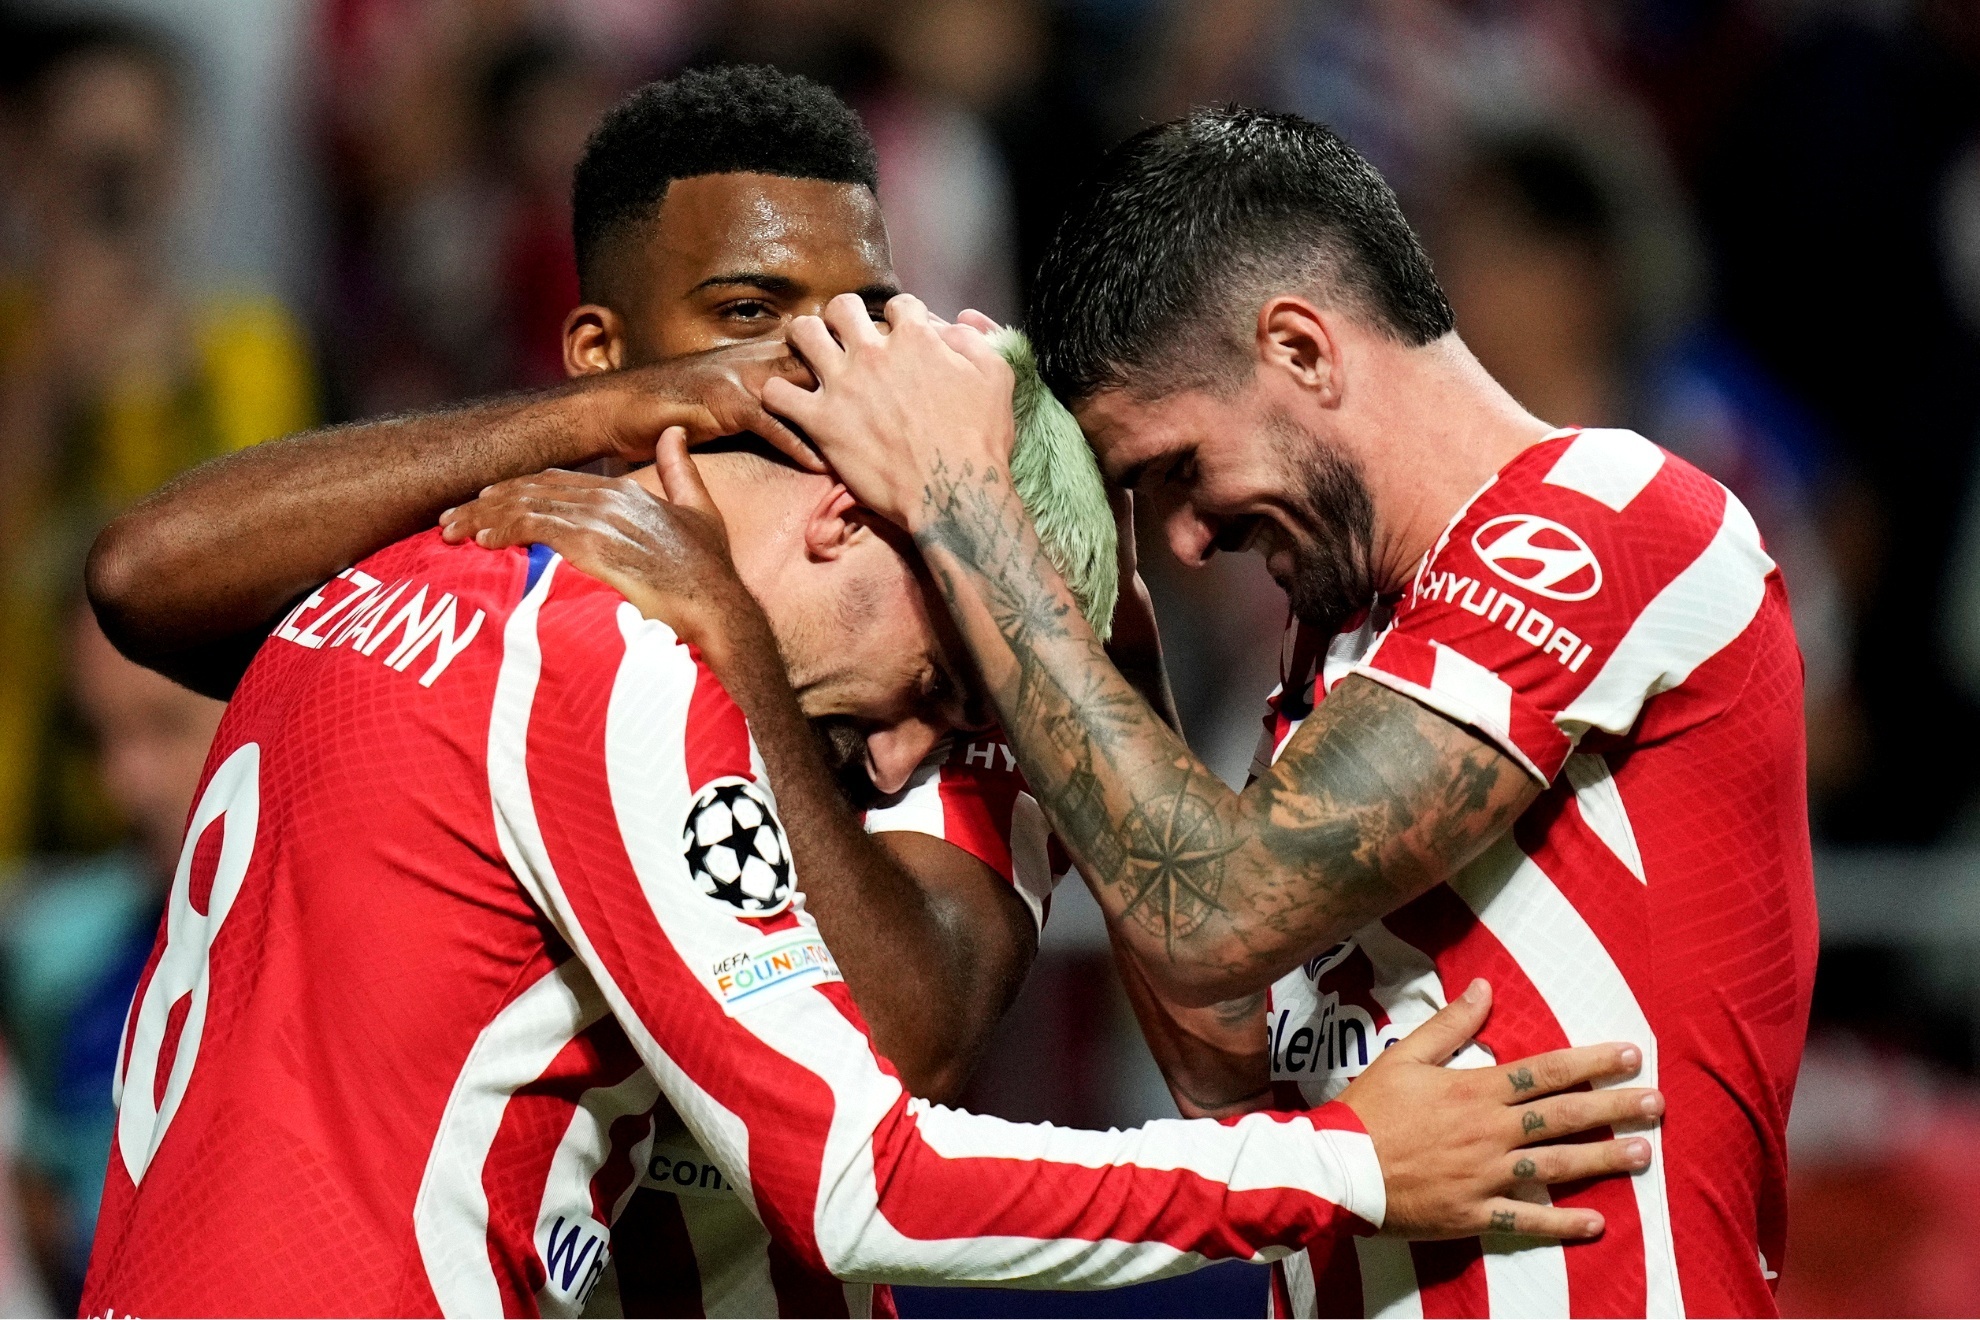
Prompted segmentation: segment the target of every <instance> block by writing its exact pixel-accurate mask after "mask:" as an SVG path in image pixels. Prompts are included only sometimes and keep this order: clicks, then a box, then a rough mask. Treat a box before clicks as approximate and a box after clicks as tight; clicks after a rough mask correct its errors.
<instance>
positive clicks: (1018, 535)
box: [763, 297, 1540, 1005]
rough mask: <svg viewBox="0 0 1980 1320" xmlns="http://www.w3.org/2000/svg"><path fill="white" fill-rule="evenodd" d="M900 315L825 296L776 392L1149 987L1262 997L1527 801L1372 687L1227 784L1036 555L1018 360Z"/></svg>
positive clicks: (1340, 693)
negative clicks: (930, 613)
mask: <svg viewBox="0 0 1980 1320" xmlns="http://www.w3.org/2000/svg"><path fill="white" fill-rule="evenodd" d="M854 312H857V313H858V315H857V316H855V315H854V314H853V313H854ZM889 319H890V320H891V321H892V322H893V333H891V334H889V335H885V336H883V335H881V334H880V333H879V332H877V331H876V330H874V328H873V326H872V324H871V322H870V320H869V319H868V318H867V317H866V315H865V312H864V308H863V306H862V307H859V308H842V307H840V306H839V305H838V304H837V303H835V304H834V305H833V306H832V308H830V309H828V316H827V321H826V322H819V321H817V320H814V319H810V318H800V319H799V320H797V321H795V322H793V324H792V327H791V330H790V336H791V340H792V342H793V343H794V344H795V345H797V346H798V348H799V349H800V350H801V351H802V352H803V354H804V356H805V358H806V360H807V361H808V362H809V363H810V365H811V367H812V369H813V371H814V372H815V374H816V375H817V376H818V378H819V380H820V382H821V383H820V387H819V389H818V390H817V391H815V392H813V391H808V390H804V389H802V388H800V387H798V386H795V385H789V384H788V383H781V384H780V383H779V382H775V381H772V382H770V383H769V384H768V385H766V387H765V389H764V395H763V397H764V402H765V404H766V405H767V406H768V407H769V408H771V410H772V411H775V412H778V413H780V414H782V415H783V416H785V417H788V418H790V419H791V420H793V421H795V422H796V423H798V424H799V425H800V426H802V427H803V428H804V429H805V430H806V432H807V433H808V434H809V435H810V436H811V438H812V439H813V440H815V441H816V442H817V443H818V444H819V446H820V447H821V449H822V450H823V451H824V452H825V454H826V456H827V457H828V458H829V459H830V460H831V461H832V462H833V464H834V465H835V466H836V467H837V468H838V470H839V472H840V474H841V475H842V476H843V477H844V478H845V479H846V481H847V482H848V484H849V485H850V486H851V487H852V488H853V489H854V490H855V491H857V492H858V493H859V494H860V496H861V497H862V499H864V500H865V501H866V502H867V503H868V504H870V505H871V506H872V507H874V508H876V509H878V510H879V511H880V512H882V513H884V514H886V515H887V516H889V517H891V518H894V519H895V520H896V521H898V522H900V523H901V524H902V525H903V526H904V527H906V528H907V529H908V530H909V531H910V532H911V533H912V534H913V535H914V537H915V540H916V543H917V544H918V545H919V546H920V547H921V549H922V553H923V555H924V557H925V558H926V559H927V561H928V564H929V566H930V568H931V569H932V570H933V572H934V574H935V577H936V581H937V582H938V584H939V585H940V588H941V590H942V592H943V594H944V596H945V597H946V598H947V600H948V602H949V605H950V608H951V610H952V612H953V613H954V614H955V617H956V622H957V624H958V626H959V628H960V629H961V631H962V633H963V636H964V638H965V640H966V641H967V643H968V645H969V647H970V650H971V652H972V653H973V655H974V656H975V659H976V661H977V665H978V668H979V669H980V671H981V672H982V674H983V676H984V679H985V682H986V684H987V686H988V688H989V691H990V694H991V696H992V697H993V699H994V700H995V702H996V704H997V708H998V713H999V715H1000V717H1001V718H1002V721H1003V725H1004V728H1005V730H1006V732H1007V733H1008V734H1009V736H1010V738H1011V742H1012V745H1013V747H1014V749H1015V750H1016V752H1017V755H1018V759H1019V761H1020V763H1021V764H1022V766H1023V768H1024V772H1025V776H1026V778H1027V779H1028V780H1029V781H1030V784H1031V788H1032V791H1033V793H1034V794H1035V795H1036V796H1037V798H1038V801H1039V803H1040V805H1041V806H1042V807H1043V808H1044V810H1045V813H1046V816H1047V817H1048V819H1049V820H1050V821H1051V823H1052V826H1053V828H1054V829H1055V830H1056V831H1057V832H1058V834H1059V837H1060V839H1061V840H1062V841H1063V842H1064V843H1065V845H1066V847H1067V849H1068V850H1069V851H1070V852H1071V853H1072V855H1073V858H1074V860H1075V861H1076V862H1077V863H1078V864H1079V869H1080V872H1081V874H1083V875H1084V876H1085V877H1086V878H1087V882H1088V884H1089V885H1091V886H1092V888H1093V891H1094V895H1095V897H1096V898H1098V900H1099V902H1100V905H1101V907H1102V908H1103V909H1104V910H1105V912H1106V913H1107V916H1108V918H1109V921H1110V922H1111V923H1112V925H1113V927H1114V928H1115V929H1116V930H1117V931H1118V932H1119V934H1120V937H1121V938H1122V939H1124V940H1125V941H1126V942H1127V944H1128V946H1129V948H1130V949H1131V950H1132V952H1133V954H1134V955H1135V957H1136V958H1137V959H1138V960H1139V962H1140V965H1141V966H1142V967H1143V968H1144V969H1145V970H1146V971H1147V973H1148V974H1149V976H1150V978H1151V980H1153V981H1154V982H1155V983H1156V988H1157V989H1158V990H1160V991H1161V992H1163V993H1164V994H1166V995H1169V996H1171V997H1173V998H1175V999H1177V1000H1178V1001H1180V1002H1183V1003H1186V1004H1200V1005H1207V1004H1210V1003H1214V1002H1216V1001H1219V1000H1224V999H1231V998H1236V997H1238V996H1240V995H1244V994H1249V993H1252V992H1255V991H1257V990H1260V989H1262V988H1263V987H1264V986H1266V985H1268V984H1269V983H1270V982H1271V981H1272V980H1274V979H1275V978H1277V977H1278V976H1279V975H1280V974H1282V973H1283V972H1285V971H1286V970H1288V969H1289V968H1291V967H1292V966H1293V965H1295V964H1296V963H1297V962H1298V960H1299V959H1300V958H1301V957H1302V956H1304V955H1305V954H1306V953H1308V952H1310V951H1311V950H1312V949H1314V948H1316V947H1320V946H1323V945H1326V944H1329V943H1332V942H1334V941H1336V940H1339V939H1341V938H1344V937H1345V936H1346V935H1348V934H1349V933H1351V932H1352V931H1354V930H1355V929H1356V928H1358V927H1360V926H1362V925H1363V924H1365V923H1366V922H1368V921H1370V920H1371V919H1373V918H1375V917H1378V916H1381V915H1383V914H1384V913H1387V912H1390V911H1393V910H1394V909H1395V908H1397V907H1399V906H1400V905H1402V904H1403V903H1406V902H1408V901H1409V900H1410V899H1411V898H1413V897H1415V896H1416V895H1418V894H1420V893H1423V892H1424V891H1425V890H1427V889H1429V888H1430V887H1431V886H1433V885H1435V884H1437V883H1439V882H1440V881H1442V880H1444V879H1445V878H1447V877H1448V876H1450V875H1452V874H1453V873H1455V872H1456V871H1457V870H1458V869H1460V868H1461V867H1462V866H1464V865H1465V863H1467V862H1469V861H1470V860H1471V859H1472V858H1474V857H1475V856H1477V855H1478V854H1479V853H1480V852H1482V851H1483V850H1484V849H1485V847H1486V846H1487V845H1489V844H1490V843H1491V842H1492V841H1493V840H1494V839H1496V838H1497V837H1498V836H1499V834H1500V833H1502V832H1503V831H1504V830H1505V828H1506V827H1507V826H1508V825H1510V824H1511V822H1512V821H1513V819H1514V818H1515V817H1516V816H1517V815H1518V814H1519V812H1520V811H1522V810H1524V809H1525V807H1526V806H1527V805H1528V804H1529V803H1530V802H1532V800H1533V799H1534V797H1535V796H1536V795H1537V793H1538V791H1539V787H1540V786H1539V784H1538V783H1537V782H1536V781H1535V780H1533V779H1532V778H1531V777H1530V776H1529V775H1527V774H1526V773H1525V771H1524V770H1522V769H1521V768H1520V767H1519V766H1518V765H1517V764H1516V763H1515V762H1513V761H1512V759H1511V758H1509V757H1508V756H1506V755H1505V754H1504V753H1503V752H1501V751H1499V750H1498V749H1497V748H1496V747H1494V746H1493V745H1492V744H1490V743H1488V742H1486V741H1485V740H1484V739H1482V738H1480V737H1478V736H1477V735H1475V734H1473V733H1472V732H1470V731H1469V730H1467V729H1466V728H1464V727H1463V726H1461V725H1458V724H1456V723H1453V722H1452V721H1450V720H1448V719H1446V718H1445V717H1443V716H1442V715H1439V714H1436V713H1435V712H1432V711H1431V710H1429V709H1428V708H1426V707H1424V706H1421V705H1419V704H1417V703H1416V702H1415V701H1412V700H1411V699H1410V698H1408V697H1405V696H1402V695H1400V694H1398V693H1396V692H1393V691H1391V690H1389V689H1387V688H1385V687H1382V686H1380V685H1379V684H1376V683H1374V682H1372V681H1370V680H1367V679H1363V678H1359V677H1350V678H1348V679H1346V680H1344V681H1343V682H1341V683H1340V684H1339V685H1338V686H1337V687H1336V688H1335V689H1334V690H1333V691H1332V693H1330V694H1329V696H1328V699H1327V700H1326V702H1324V703H1323V704H1322V705H1321V706H1320V708H1319V709H1317V710H1316V711H1315V712H1314V714H1313V715H1312V716H1310V717H1309V718H1308V719H1307V720H1306V721H1305V723H1304V724H1302V725H1301V727H1300V730H1299V732H1298V733H1297V734H1296V735H1294V737H1293V740H1292V742H1291V744H1290V745H1289V746H1288V747H1287V748H1286V750H1285V752H1284V754H1283V755H1282V756H1281V757H1280V759H1279V762H1278V764H1277V765H1275V766H1274V767H1273V768H1272V770H1271V771H1270V772H1268V773H1267V774H1266V775H1264V776H1263V777H1261V778H1260V779H1258V780H1257V781H1256V782H1255V783H1253V784H1252V785H1251V786H1250V787H1249V788H1247V789H1246V790H1245V791H1244V792H1243V793H1236V792H1233V791H1232V790H1231V789H1230V788H1228V787H1227V786H1226V785H1225V784H1224V783H1223V782H1222V781H1221V780H1219V779H1218V778H1217V777H1216V776H1215V775H1214V774H1212V773H1211V772H1210V771H1209V770H1208V769H1207V768H1206V767H1205V766H1204V765H1203V763H1202V762H1201V761H1200V760H1198V759H1197V757H1196V756H1195V755H1194V754H1192V753H1191V752H1190V750H1189V749H1188V747H1186V746H1185V745H1184V744H1183V742H1182V740H1181V739H1180V738H1178V737H1177V736H1176V735H1175V734H1174V733H1173V732H1172V731H1171V730H1169V729H1168V728H1167V727H1166V726H1164V725H1163V724H1162V722H1161V721H1160V720H1159V719H1157V718H1156V717H1155V715H1154V713H1153V712H1152V711H1151V710H1150V709H1149V707H1148V704H1147V703H1146V702H1145V701H1144V700H1142V698H1141V697H1140V696H1139V695H1138V694H1137V693H1136V692H1135V691H1134V689H1133V688H1132V687H1131V686H1130V685H1129V684H1128V683H1127V681H1126V680H1125V679H1123V678H1122V676H1121V675H1120V673H1119V671H1118V670H1116V669H1115V668H1114V667H1113V665H1112V664H1111V663H1109V661H1108V659H1107V656H1106V653H1105V651H1104V649H1103V648H1102V647H1101V645H1100V643H1099V642H1098V640H1097V639H1096V638H1095V637H1094V635H1093V633H1092V630H1091V629H1089V628H1088V627H1087V626H1086V623H1085V621H1084V620H1083V619H1082V618H1081V617H1080V615H1079V612H1078V610H1077V608H1076V607H1075V606H1074V604H1073V601H1072V597H1071V595H1070V593H1069V592H1068V591H1067V589H1066V587H1065V584H1064V583H1063V581H1061V579H1060V578H1059V576H1058V574H1057V572H1056V571H1055V570H1054V569H1053V567H1052V565H1051V563H1050V561H1049V560H1048V559H1047V558H1046V556H1045V554H1044V552H1043V550H1042V549H1041V547H1040V545H1039V542H1038V538H1037V536H1036V534H1035V533H1034V532H1033V530H1032V527H1031V523H1030V521H1029V519H1028V518H1027V516H1026V514H1025V511H1024V508H1023V505H1022V503H1021V502H1020V501H1019V500H1018V498H1017V495H1016V493H1015V491H1014V490H1013V489H1012V487H1011V482H1010V476H1009V470H1008V456H1009V454H1010V449H1011V438H1010V434H1011V427H1012V423H1011V414H1010V388H1011V376H1010V372H1009V369H1008V367H1006V366H1005V365H1004V364H1003V362H1002V359H1000V358H998V357H997V356H996V355H995V354H994V352H992V351H991V350H990V349H989V348H988V346H987V343H984V342H983V341H982V339H981V336H975V335H974V332H973V331H968V330H967V329H966V328H963V327H943V326H939V325H937V324H935V323H932V322H931V321H930V320H929V319H928V317H927V315H926V311H925V309H922V308H921V307H920V304H918V303H916V302H914V300H912V299H910V298H906V297H903V298H899V299H896V300H895V301H894V302H893V303H891V304H889ZM828 324H829V327H830V329H829V330H828V328H827V326H828ZM833 332H837V335H838V337H839V338H838V340H834V338H833ZM841 342H842V343H843V347H842V346H841ZM929 437H939V440H936V439H930V438H929Z"/></svg>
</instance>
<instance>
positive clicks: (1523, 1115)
mask: <svg viewBox="0 0 1980 1320" xmlns="http://www.w3.org/2000/svg"><path fill="white" fill-rule="evenodd" d="M1663 1112H1664V1096H1663V1093H1662V1092H1661V1091H1655V1090H1651V1089H1649V1088H1647V1087H1639V1086H1632V1087H1625V1088H1618V1089H1616V1090H1612V1091H1570V1092H1568V1093H1567V1094H1566V1095H1554V1096H1548V1097H1547V1098H1546V1099H1544V1100H1536V1101H1534V1102H1533V1103H1532V1104H1530V1105H1519V1106H1515V1107H1514V1108H1512V1109H1510V1110H1508V1111H1507V1113H1508V1116H1509V1118H1508V1121H1509V1122H1511V1123H1512V1124H1513V1125H1515V1127H1516V1129H1517V1132H1518V1135H1517V1136H1516V1137H1515V1138H1514V1139H1513V1144H1514V1145H1521V1146H1523V1145H1526V1144H1527V1143H1529V1142H1534V1141H1548V1140H1551V1139H1553V1138H1555V1137H1565V1136H1572V1135H1573V1134H1574V1133H1576V1132H1586V1131H1588V1130H1589V1129H1591V1128H1606V1127H1615V1126H1616V1125H1617V1124H1622V1123H1641V1122H1644V1121H1645V1120H1646V1119H1654V1118H1660V1117H1662V1116H1663Z"/></svg>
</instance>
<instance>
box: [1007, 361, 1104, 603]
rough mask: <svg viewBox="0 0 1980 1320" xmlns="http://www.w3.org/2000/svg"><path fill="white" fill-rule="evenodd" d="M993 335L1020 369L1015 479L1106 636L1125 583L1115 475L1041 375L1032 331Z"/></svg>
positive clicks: (1014, 396)
mask: <svg viewBox="0 0 1980 1320" xmlns="http://www.w3.org/2000/svg"><path fill="white" fill-rule="evenodd" d="M990 342H991V343H992V344H993V345H995V347H996V349H997V351H998V352H999V353H1001V354H1003V357H1004V361H1006V362H1008V363H1010V364H1011V370H1012V371H1013V372H1015V373H1016V374H1017V385H1016V387H1015V388H1014V389H1013V390H1012V391H1011V411H1012V413H1013V414H1014V415H1015V417H1016V419H1017V445H1016V447H1015V448H1013V449H1012V450H1011V484H1012V485H1013V486H1014V487H1016V489H1017V495H1018V499H1019V500H1021V501H1023V503H1024V507H1025V511H1026V512H1027V513H1029V514H1030V515H1031V521H1032V523H1033V525H1034V526H1036V527H1037V528H1038V539H1039V541H1040V542H1041V543H1042V544H1043V545H1044V547H1045V554H1046V556H1047V557H1048V558H1050V559H1051V561H1052V564H1053V566H1054V567H1055V568H1057V569H1058V570H1059V575H1060V576H1061V577H1063V578H1065V580H1066V585H1067V586H1068V587H1070V588H1071V589H1072V594H1073V599H1074V600H1076V601H1078V602H1079V612H1080V613H1081V614H1084V615H1085V616H1086V621H1087V623H1089V624H1091V625H1092V627H1093V631H1094V633H1095V634H1096V635H1097V636H1098V637H1099V638H1100V640H1101V641H1103V642H1104V641H1106V640H1107V637H1108V635H1109V634H1111V633H1112V632H1113V630H1114V598H1115V597H1116V596H1117V595H1118V594H1119V593H1120V585H1121V576H1120V574H1121V568H1120V543H1119V534H1118V532H1117V531H1116V529H1115V527H1114V511H1113V510H1112V509H1111V508H1110V507H1109V506H1108V504H1107V483H1106V481H1105V480H1104V479H1102V477H1101V476H1100V465H1099V464H1098V463H1096V462H1095V461H1094V458H1093V451H1092V450H1091V449H1089V448H1087V445H1086V437H1085V436H1084V435H1083V434H1081V433H1080V429H1079V423H1078V422H1076V421H1074V420H1073V415H1072V414H1071V413H1070V412H1068V411H1066V406H1065V405H1064V404H1063V403H1060V402H1059V400H1058V397H1057V396H1056V395H1054V394H1053V393H1052V391H1051V390H1049V389H1047V388H1046V386H1045V381H1044V379H1043V378H1042V377H1040V376H1039V374H1038V359H1037V358H1036V357H1034V356H1033V355H1032V351H1031V341H1030V340H1029V339H1027V338H1025V336H1024V332H1023V331H1022V330H1013V329H1006V330H999V331H998V332H997V333H996V334H995V335H994V336H992V338H991V340H990Z"/></svg>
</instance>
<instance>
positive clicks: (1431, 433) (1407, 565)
mask: <svg viewBox="0 0 1980 1320" xmlns="http://www.w3.org/2000/svg"><path fill="white" fill-rule="evenodd" d="M1379 351H1380V352H1382V353H1383V354H1384V355H1385V356H1388V357H1390V358H1391V361H1389V362H1387V363H1384V364H1383V365H1382V369H1381V370H1379V371H1376V372H1373V373H1364V379H1367V378H1368V377H1370V376H1372V377H1373V379H1374V381H1375V382H1378V383H1377V384H1374V385H1373V386H1372V388H1374V389H1376V390H1378V391H1379V394H1378V395H1377V397H1376V398H1374V399H1372V400H1370V403H1371V405H1372V406H1371V407H1370V408H1368V409H1367V411H1366V412H1365V413H1364V415H1365V416H1367V417H1368V418H1369V424H1368V428H1367V433H1366V437H1365V442H1364V443H1363V444H1362V445H1361V446H1360V448H1361V450H1362V454H1363V456H1364V457H1363V467H1364V474H1365V476H1366V478H1367V481H1368V487H1369V494H1370V496H1371V497H1372V499H1373V501H1374V505H1375V545H1374V561H1375V565H1374V566H1375V573H1376V584H1377V586H1378V588H1379V589H1380V590H1381V591H1383V592H1385V593H1386V592H1393V591H1400V590H1402V589H1403V588H1404V587H1405V586H1407V585H1408V583H1409V580H1410V578H1411V577H1412V576H1413V575H1414V574H1415V572H1416V566H1417V564H1418V563H1420V562H1421V561H1422V559H1423V556H1424V555H1425V554H1427V553H1429V551H1430V548H1431V547H1432V546H1434V545H1435V544H1436V542H1437V538H1438V537H1439V536H1441V535H1443V533H1444V529H1445V528H1446V527H1448V526H1449V525H1450V522H1451V519H1452V518H1454V517H1456V516H1457V513H1458V510H1459V509H1461V508H1463V507H1464V504H1465V502H1466V501H1467V500H1469V499H1470V498H1471V497H1472V496H1473V495H1474V494H1475V493H1477V491H1478V488H1479V487H1480V486H1483V485H1484V484H1485V483H1486V482H1487V481H1489V480H1491V478H1492V476H1493V475H1494V474H1495V473H1497V472H1498V471H1499V469H1500V468H1502V467H1504V466H1505V465H1506V464H1508V463H1510V462H1511V461H1512V460H1513V458H1514V457H1515V456H1517V455H1518V454H1519V453H1520V451H1521V450H1523V449H1525V448H1527V447H1528V446H1529V445H1532V444H1535V443H1537V442H1538V441H1539V440H1540V439H1541V438H1542V437H1544V436H1545V435H1546V434H1547V432H1548V431H1549V430H1551V429H1552V428H1551V427H1549V426H1548V424H1547V423H1545V422H1543V421H1541V420H1540V419H1539V418H1537V417H1535V416H1534V415H1533V414H1531V413H1529V412H1528V411H1526V409H1525V408H1522V407H1521V406H1520V405H1519V402H1518V401H1517V400H1516V399H1514V398H1513V397H1512V395H1510V394H1508V393H1507V392H1506V390H1505V387H1504V386H1502V385H1500V384H1499V382H1498V381H1496V380H1494V379H1492V377H1491V375H1490V373H1488V372H1487V371H1486V370H1485V368H1484V367H1482V366H1480V365H1479V363H1478V359H1477V358H1475V357H1473V356H1472V354H1471V350H1470V349H1468V348H1466V347H1465V346H1464V341H1462V340H1461V339H1459V338H1458V337H1457V335H1456V334H1449V335H1446V336H1444V338H1442V339H1440V340H1438V341H1437V342H1435V343H1433V344H1428V345H1425V346H1424V347H1422V348H1410V347H1407V346H1405V345H1400V344H1392V343H1391V344H1385V345H1384V346H1383V347H1382V349H1381V350H1379Z"/></svg>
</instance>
